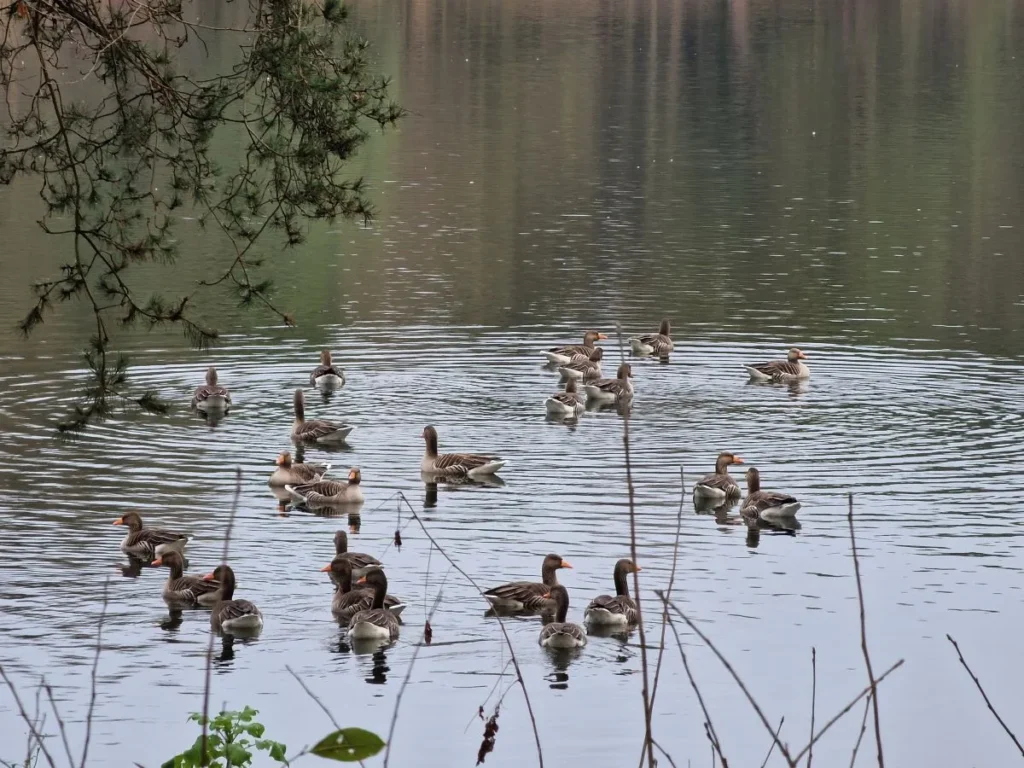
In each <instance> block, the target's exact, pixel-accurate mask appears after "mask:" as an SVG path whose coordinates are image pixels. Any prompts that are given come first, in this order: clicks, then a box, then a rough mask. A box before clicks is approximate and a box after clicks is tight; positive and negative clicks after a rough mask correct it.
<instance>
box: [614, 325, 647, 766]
mask: <svg viewBox="0 0 1024 768" xmlns="http://www.w3.org/2000/svg"><path fill="white" fill-rule="evenodd" d="M615 332H616V334H617V335H618V338H619V358H620V360H621V362H623V363H625V362H626V347H625V344H624V343H623V340H622V325H621V324H620V323H616V324H615ZM620 412H621V414H622V452H623V455H624V456H625V459H626V494H627V500H628V502H629V557H630V559H631V560H632V561H633V562H634V563H636V562H637V556H636V500H635V495H634V492H633V465H632V462H631V460H630V453H629V409H628V408H626V409H622V410H621V411H620ZM633 601H634V602H635V603H636V621H637V628H638V629H639V630H640V667H641V669H642V670H643V676H644V677H643V689H642V693H643V699H644V748H645V749H646V751H647V767H648V768H654V763H655V761H654V736H653V734H652V733H651V695H650V687H649V686H650V678H649V676H648V671H647V635H646V632H645V631H644V614H643V610H642V609H641V600H640V574H639V573H637V571H636V569H634V570H633ZM641 765H643V760H642V759H641Z"/></svg>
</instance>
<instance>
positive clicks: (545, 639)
mask: <svg viewBox="0 0 1024 768" xmlns="http://www.w3.org/2000/svg"><path fill="white" fill-rule="evenodd" d="M547 597H548V598H549V599H551V600H552V601H553V602H554V604H555V620H554V621H553V622H551V623H550V624H545V625H544V627H543V628H542V629H541V631H540V639H539V642H540V644H541V645H543V646H544V647H545V648H581V647H582V646H584V645H586V644H587V633H586V632H584V631H583V627H581V626H580V625H579V624H572V623H570V622H567V621H566V620H565V619H566V617H567V616H568V615H569V592H568V591H567V590H566V588H565V587H563V586H562V585H561V584H556V585H555V586H553V587H551V589H550V591H549V592H548V595H547Z"/></svg>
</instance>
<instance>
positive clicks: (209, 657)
mask: <svg viewBox="0 0 1024 768" xmlns="http://www.w3.org/2000/svg"><path fill="white" fill-rule="evenodd" d="M241 495H242V468H241V467H235V495H234V498H233V499H232V500H231V515H230V516H229V517H228V527H227V528H226V529H225V531H224V549H223V551H222V553H221V559H220V561H221V563H223V564H224V565H227V564H228V550H229V548H230V546H231V531H232V530H233V529H234V527H235V515H237V514H238V500H239V498H241ZM213 638H214V633H213V629H212V628H211V629H210V638H209V640H208V641H207V643H206V678H205V680H204V681H203V737H202V738H203V741H202V746H201V747H200V752H199V754H200V760H201V761H202V764H203V765H208V764H209V762H210V759H209V757H208V756H207V754H206V737H207V733H208V730H209V729H208V727H207V722H208V721H209V719H210V672H211V669H212V668H213Z"/></svg>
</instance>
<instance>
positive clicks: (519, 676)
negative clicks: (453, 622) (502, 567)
mask: <svg viewBox="0 0 1024 768" xmlns="http://www.w3.org/2000/svg"><path fill="white" fill-rule="evenodd" d="M398 496H399V498H400V499H401V500H402V501H403V502H404V503H405V506H406V507H408V509H409V513H410V514H411V515H412V518H413V520H415V521H416V522H417V524H419V526H420V529H421V530H422V531H423V535H424V536H426V537H427V538H428V539H429V540H430V543H431V544H433V545H434V546H435V547H436V548H437V551H438V552H440V553H441V556H442V557H444V559H445V560H447V561H448V562H449V563H450V564H451V566H452V568H454V569H455V570H456V571H458V573H459V574H460V575H461V576H462V578H464V579H465V580H466V581H468V582H469V583H470V584H471V585H472V586H473V589H475V590H476V591H477V592H478V593H479V594H480V596H481V598H483V594H484V591H483V590H482V589H481V588H480V585H479V584H477V583H476V581H475V580H474V579H473V577H472V576H470V575H469V574H468V573H466V572H465V571H464V570H463V569H462V568H461V567H460V566H459V564H458V563H456V562H455V561H454V560H453V559H452V557H451V555H449V554H448V553H447V552H446V551H445V549H444V547H442V546H441V545H440V544H438V543H437V539H435V538H434V536H433V535H432V534H431V533H430V531H429V530H428V529H427V526H426V524H425V523H424V522H423V519H422V518H421V517H420V516H419V515H418V514H416V510H415V509H413V506H412V504H410V503H409V500H408V499H407V498H406V497H405V494H404V493H402V492H401V491H399V492H398ZM489 606H490V603H488V607H489ZM495 618H497V620H498V627H499V629H501V634H502V637H504V638H505V645H506V646H508V652H509V656H510V657H511V658H510V661H511V662H512V667H513V669H515V672H516V682H517V683H519V687H520V689H521V690H522V692H523V701H524V702H525V703H526V713H527V715H528V716H529V718H530V727H531V728H532V729H533V740H534V743H535V744H536V745H537V762H538V764H539V766H540V768H544V751H543V750H542V749H541V746H540V731H538V730H537V718H536V716H535V715H534V714H533V704H532V703H531V702H530V694H529V693H528V692H527V690H526V680H525V679H524V678H523V671H522V669H521V668H520V667H519V659H518V658H517V657H516V651H515V648H514V647H513V645H512V638H510V637H509V635H508V630H507V629H506V628H505V621H504V619H502V617H501V616H497V615H496V616H495Z"/></svg>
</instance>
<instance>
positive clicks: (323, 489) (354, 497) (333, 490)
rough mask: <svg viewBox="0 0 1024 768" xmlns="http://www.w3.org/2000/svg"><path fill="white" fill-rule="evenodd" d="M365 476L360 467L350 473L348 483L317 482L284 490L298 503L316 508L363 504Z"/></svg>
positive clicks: (286, 487) (353, 468)
mask: <svg viewBox="0 0 1024 768" xmlns="http://www.w3.org/2000/svg"><path fill="white" fill-rule="evenodd" d="M362 482H363V476H362V473H361V472H360V471H359V468H358V467H352V469H350V470H349V471H348V482H347V483H343V482H341V481H340V480H317V481H316V482H313V483H302V484H301V485H286V486H285V487H284V489H285V490H286V491H288V493H289V495H291V497H292V498H293V499H294V500H295V501H298V502H301V503H305V504H309V505H310V506H314V507H322V506H328V505H331V504H362V503H363V499H364V497H363V488H362Z"/></svg>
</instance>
